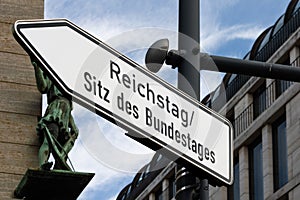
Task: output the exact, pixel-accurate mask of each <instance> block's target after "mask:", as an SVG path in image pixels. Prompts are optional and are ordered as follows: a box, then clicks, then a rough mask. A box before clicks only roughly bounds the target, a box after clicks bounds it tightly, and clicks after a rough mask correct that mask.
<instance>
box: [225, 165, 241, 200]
mask: <svg viewBox="0 0 300 200" xmlns="http://www.w3.org/2000/svg"><path fill="white" fill-rule="evenodd" d="M233 175H234V182H233V185H232V186H230V187H229V188H228V198H227V199H230V200H239V199H240V165H239V161H238V159H236V160H235V163H234V167H233Z"/></svg>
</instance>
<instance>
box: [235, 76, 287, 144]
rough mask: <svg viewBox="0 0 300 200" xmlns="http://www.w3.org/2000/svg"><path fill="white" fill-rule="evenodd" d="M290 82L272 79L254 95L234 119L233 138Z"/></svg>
mask: <svg viewBox="0 0 300 200" xmlns="http://www.w3.org/2000/svg"><path fill="white" fill-rule="evenodd" d="M292 84H293V82H291V81H282V80H279V81H277V80H276V81H273V82H272V83H271V84H270V85H269V86H268V87H267V88H266V89H265V90H264V91H262V92H261V93H260V94H259V95H258V96H257V97H254V99H253V102H252V103H251V104H250V105H249V106H248V107H247V108H245V109H244V110H243V111H242V113H241V114H239V115H238V116H237V117H236V118H235V119H234V122H233V126H234V139H235V138H236V137H238V136H239V135H240V134H241V133H242V132H243V131H245V130H246V129H247V128H248V127H249V126H250V125H251V123H252V122H253V121H254V120H255V119H256V118H258V117H259V116H260V115H261V114H262V113H263V112H264V111H265V110H267V109H268V108H269V107H270V106H271V105H272V104H273V103H274V101H275V100H276V99H277V98H278V97H279V96H280V95H281V94H282V93H283V92H284V91H285V90H287V89H288V88H289V87H290V86H291V85H292ZM278 88H279V89H278ZM255 98H256V99H257V100H255Z"/></svg>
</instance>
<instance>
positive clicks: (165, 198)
mask: <svg viewBox="0 0 300 200" xmlns="http://www.w3.org/2000/svg"><path fill="white" fill-rule="evenodd" d="M162 192H163V200H169V180H168V179H164V180H163V182H162Z"/></svg>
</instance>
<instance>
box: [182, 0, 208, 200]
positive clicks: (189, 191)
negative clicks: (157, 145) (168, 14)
mask: <svg viewBox="0 0 300 200" xmlns="http://www.w3.org/2000/svg"><path fill="white" fill-rule="evenodd" d="M178 27H179V28H178V29H179V35H178V50H179V52H183V54H182V56H183V59H182V62H181V63H180V65H179V66H178V83H177V84H178V89H180V90H182V91H183V92H185V93H187V94H188V95H190V96H191V97H193V98H195V99H197V100H200V54H199V49H200V45H199V42H200V4H199V0H179V25H178ZM197 182H199V180H197V178H196V177H195V176H194V175H193V174H191V173H190V172H189V171H188V170H187V169H186V168H185V167H183V166H179V165H178V166H177V173H176V199H177V200H189V199H193V194H194V193H195V188H196V187H195V186H196V184H197ZM200 184H201V185H200V188H199V189H198V191H199V194H198V197H197V199H199V198H200V199H201V200H206V199H208V194H209V193H208V180H206V179H203V180H200ZM196 196H197V195H194V199H195V197H196ZM199 196H200V197H199Z"/></svg>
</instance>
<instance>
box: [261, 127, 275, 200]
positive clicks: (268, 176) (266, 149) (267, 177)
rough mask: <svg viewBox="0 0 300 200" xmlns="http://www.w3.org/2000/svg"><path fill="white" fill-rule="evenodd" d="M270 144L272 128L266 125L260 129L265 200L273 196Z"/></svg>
mask: <svg viewBox="0 0 300 200" xmlns="http://www.w3.org/2000/svg"><path fill="white" fill-rule="evenodd" d="M272 143H273V142H272V126H271V125H266V126H264V127H263V128H262V154H263V155H262V156H263V176H264V197H265V198H267V197H268V196H270V195H271V194H273V191H274V189H273V188H274V184H273V152H272Z"/></svg>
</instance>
